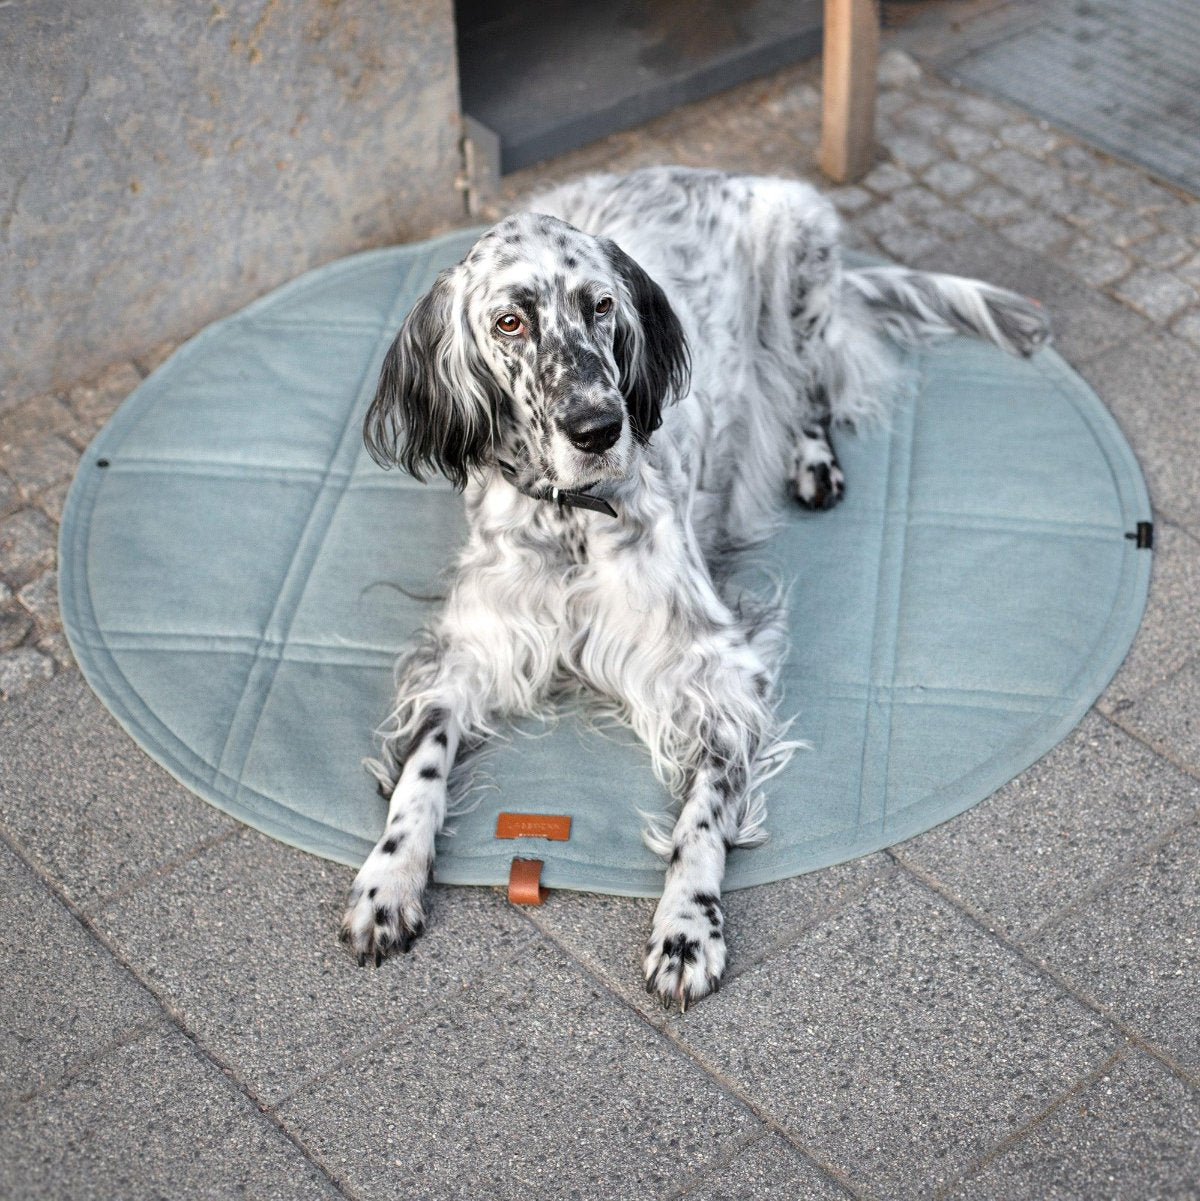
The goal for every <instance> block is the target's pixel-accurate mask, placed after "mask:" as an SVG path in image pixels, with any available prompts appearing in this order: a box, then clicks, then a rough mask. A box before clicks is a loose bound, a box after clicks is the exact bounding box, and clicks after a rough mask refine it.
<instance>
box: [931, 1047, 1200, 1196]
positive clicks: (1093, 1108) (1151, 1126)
mask: <svg viewBox="0 0 1200 1201" xmlns="http://www.w3.org/2000/svg"><path fill="white" fill-rule="evenodd" d="M1197 1180H1200V1098H1198V1097H1197V1094H1196V1092H1195V1090H1194V1089H1190V1088H1188V1086H1187V1085H1186V1084H1184V1083H1183V1082H1182V1081H1181V1080H1179V1079H1178V1078H1176V1077H1175V1076H1172V1075H1171V1074H1170V1072H1168V1071H1167V1070H1166V1069H1165V1068H1163V1066H1162V1065H1161V1064H1160V1063H1158V1062H1157V1061H1155V1060H1154V1059H1152V1058H1151V1057H1150V1056H1149V1055H1144V1054H1142V1053H1141V1052H1139V1051H1133V1052H1130V1053H1127V1054H1125V1055H1124V1056H1123V1057H1122V1058H1121V1059H1120V1060H1119V1061H1118V1062H1117V1063H1116V1064H1115V1065H1114V1066H1113V1067H1112V1068H1111V1069H1110V1070H1109V1071H1107V1072H1105V1073H1104V1075H1103V1076H1101V1077H1100V1078H1099V1079H1098V1080H1097V1081H1096V1082H1095V1083H1094V1084H1092V1085H1091V1086H1090V1087H1089V1088H1087V1089H1085V1090H1084V1091H1083V1092H1081V1093H1079V1094H1077V1095H1076V1096H1074V1097H1070V1098H1068V1099H1067V1100H1066V1101H1064V1102H1063V1104H1062V1105H1061V1106H1059V1108H1058V1109H1056V1110H1055V1111H1054V1112H1053V1113H1052V1114H1050V1115H1049V1117H1047V1118H1046V1119H1045V1121H1043V1122H1041V1123H1039V1125H1037V1126H1036V1127H1034V1129H1033V1131H1032V1132H1031V1133H1030V1134H1029V1135H1028V1136H1027V1137H1025V1138H1023V1139H1021V1140H1020V1141H1019V1142H1017V1143H1015V1144H1014V1145H1013V1146H1012V1147H1010V1148H1009V1149H1008V1150H1006V1151H1004V1152H1003V1154H1001V1155H999V1156H998V1157H997V1158H995V1159H994V1160H992V1161H991V1162H990V1163H988V1164H987V1166H986V1167H984V1169H983V1170H982V1171H980V1172H979V1173H978V1174H977V1175H975V1176H972V1177H971V1178H970V1179H969V1180H968V1181H966V1183H964V1184H963V1185H961V1186H960V1187H959V1188H957V1189H955V1190H954V1191H953V1192H952V1193H950V1194H949V1196H950V1197H951V1198H953V1199H954V1201H983V1199H984V1198H987V1201H1027V1199H1028V1198H1030V1197H1037V1198H1039V1199H1041V1201H1123V1199H1125V1198H1139V1199H1149V1198H1155V1199H1156V1201H1170V1199H1177V1201H1191V1199H1193V1198H1195V1196H1196V1181H1197Z"/></svg>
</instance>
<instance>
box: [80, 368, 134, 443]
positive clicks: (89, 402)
mask: <svg viewBox="0 0 1200 1201" xmlns="http://www.w3.org/2000/svg"><path fill="white" fill-rule="evenodd" d="M141 382H142V375H141V372H139V371H138V369H137V368H136V367H135V366H134V365H133V364H132V363H113V364H112V366H110V367H107V368H105V370H104V371H102V372H101V373H100V374H99V375H98V376H97V377H96V378H94V379H91V380H86V381H84V382H83V383H80V384H76V385H75V387H73V388H71V389H70V390H69V391H68V392H67V403H68V404H69V405H70V406H71V409H72V411H73V412H74V413H75V415H76V417H78V418H81V419H82V420H83V421H84V422H86V423H87V424H88V425H89V426H91V427H92V428H94V429H99V428H100V426H101V425H103V424H104V422H106V421H107V420H108V419H109V418H110V417H111V416H112V415H113V413H114V412H116V409H117V406H118V405H119V404H120V403H121V401H123V400H124V399H125V397H127V396H128V395H129V394H130V392H132V391H133V390H134V388H136V387H137V386H138V384H140V383H141Z"/></svg>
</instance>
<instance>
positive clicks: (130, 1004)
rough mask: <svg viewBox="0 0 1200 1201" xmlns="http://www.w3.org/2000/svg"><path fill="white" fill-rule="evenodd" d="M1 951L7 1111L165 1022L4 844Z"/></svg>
mask: <svg viewBox="0 0 1200 1201" xmlns="http://www.w3.org/2000/svg"><path fill="white" fill-rule="evenodd" d="M0 947H3V954H2V955H0V958H2V959H3V961H4V986H3V988H0V1064H3V1065H4V1067H3V1071H0V1105H5V1104H8V1103H11V1102H12V1101H14V1100H15V1099H16V1098H18V1097H21V1096H25V1095H28V1094H31V1093H33V1092H34V1091H36V1090H39V1089H44V1088H47V1087H49V1086H50V1085H52V1084H53V1083H54V1082H55V1081H57V1080H60V1079H61V1078H62V1077H63V1076H64V1075H66V1074H68V1073H69V1072H70V1071H72V1070H73V1069H75V1068H76V1067H77V1066H78V1065H79V1064H80V1063H82V1062H84V1061H86V1060H88V1059H90V1058H92V1057H93V1056H96V1055H98V1054H100V1053H102V1052H103V1051H104V1050H105V1049H107V1048H108V1047H110V1046H112V1044H113V1043H114V1042H115V1041H116V1040H118V1039H120V1038H122V1037H129V1035H130V1032H131V1031H135V1030H140V1029H142V1028H143V1027H145V1026H147V1024H149V1023H152V1022H157V1021H160V1020H162V1012H161V1010H160V1009H159V1007H158V1006H157V1005H155V1003H154V1000H153V998H152V997H150V996H149V994H147V992H146V991H145V989H143V988H142V987H141V986H140V985H139V984H138V983H137V981H135V980H134V979H133V978H132V977H131V976H130V975H129V973H128V972H126V971H125V970H124V968H122V967H121V966H120V965H119V964H118V963H117V961H116V960H115V959H113V957H112V956H111V955H110V954H109V953H108V951H107V950H105V949H104V947H103V946H101V944H100V943H99V942H97V941H96V939H95V938H93V937H92V935H90V934H89V933H88V932H87V931H86V930H85V929H84V927H83V926H81V925H80V924H79V922H78V921H76V920H75V918H74V917H73V916H72V915H71V913H70V912H69V911H68V910H67V909H66V908H64V907H63V905H62V904H61V903H60V902H59V900H58V899H57V898H56V897H55V896H54V895H53V894H52V893H51V892H50V891H49V890H48V889H47V888H46V887H45V886H44V885H43V884H42V882H41V881H40V880H38V878H37V877H36V876H35V875H34V874H33V873H32V872H31V871H30V870H29V869H28V868H27V867H26V866H25V864H23V863H22V862H21V861H20V860H19V859H18V858H17V857H16V856H15V855H14V854H13V853H12V852H11V851H10V850H9V849H8V848H7V847H6V846H5V845H4V844H3V843H0ZM0 1158H2V1157H0Z"/></svg>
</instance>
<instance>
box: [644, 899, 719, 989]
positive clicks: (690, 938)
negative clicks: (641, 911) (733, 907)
mask: <svg viewBox="0 0 1200 1201" xmlns="http://www.w3.org/2000/svg"><path fill="white" fill-rule="evenodd" d="M722 926H723V918H722V915H721V903H720V901H719V899H718V898H717V897H715V896H712V895H711V894H707V893H705V894H696V895H695V896H694V897H692V898H691V899H690V900H687V901H683V902H680V901H678V900H671V901H668V899H667V898H666V897H664V898H663V899H662V901H660V902H659V906H658V910H657V912H656V913H655V914H654V927H653V930H652V932H651V934H650V940H649V942H647V943H646V958H645V960H644V962H643V964H642V970H643V972H644V973H645V976H646V991H647V992H648V993H650V994H651V996H657V997H658V999H659V1000H660V1001H662V1003H663V1007H664V1008H665V1009H670V1008H671V1005H672V1003H675V1004H677V1005H678V1006H679V1008H680V1011H683V1010H686V1009H687V1007H688V1005H689V1004H690V1003H691V1002H693V1001H698V1000H700V998H701V997H706V996H708V994H709V993H710V992H715V991H716V990H717V989H718V988H719V987H720V986H721V976H722V975H723V974H724V971H725V935H724V933H723V931H722Z"/></svg>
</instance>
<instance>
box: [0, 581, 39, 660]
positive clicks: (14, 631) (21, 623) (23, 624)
mask: <svg viewBox="0 0 1200 1201" xmlns="http://www.w3.org/2000/svg"><path fill="white" fill-rule="evenodd" d="M4 590H5V592H8V594H9V596H11V595H12V593H11V591H9V589H8V587H7V585H5V586H4ZM32 628H33V622H32V620H30V617H29V615H28V614H27V613H25V612H23V611H22V610H21V609H20V608H18V607H17V606H16V605H12V604H7V605H4V606H3V607H2V608H0V651H8V650H12V648H13V647H14V646H16V645H18V643H20V642H22V641H23V640H24V638H25V635H26V634H28V633H29V631H30V630H31V629H32Z"/></svg>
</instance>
